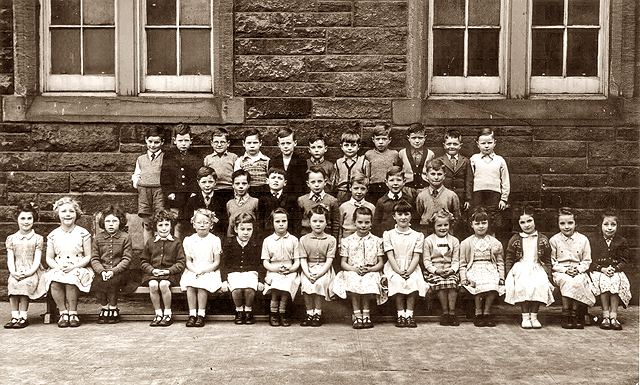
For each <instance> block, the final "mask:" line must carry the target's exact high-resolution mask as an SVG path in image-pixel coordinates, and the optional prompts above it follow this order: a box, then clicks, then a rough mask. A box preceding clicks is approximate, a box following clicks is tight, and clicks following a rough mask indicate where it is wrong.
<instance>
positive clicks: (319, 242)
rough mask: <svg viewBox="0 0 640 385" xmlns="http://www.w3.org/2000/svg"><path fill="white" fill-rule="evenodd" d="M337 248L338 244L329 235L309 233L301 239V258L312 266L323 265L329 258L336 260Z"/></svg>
mask: <svg viewBox="0 0 640 385" xmlns="http://www.w3.org/2000/svg"><path fill="white" fill-rule="evenodd" d="M336 247H337V242H336V239H335V238H334V237H333V236H331V235H328V234H327V233H322V234H321V235H316V234H314V233H309V234H306V235H303V236H302V238H300V242H299V252H300V258H306V259H307V262H308V263H309V264H310V265H318V264H323V263H325V262H326V261H327V258H335V256H336Z"/></svg>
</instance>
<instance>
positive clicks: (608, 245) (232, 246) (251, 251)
mask: <svg viewBox="0 0 640 385" xmlns="http://www.w3.org/2000/svg"><path fill="white" fill-rule="evenodd" d="M54 210H55V212H56V213H57V214H58V216H59V219H60V223H61V225H60V227H59V228H57V229H55V230H54V231H52V232H51V233H50V234H49V235H48V237H47V238H48V242H47V251H46V261H47V264H48V265H49V267H50V269H49V270H48V271H46V272H44V271H43V269H42V268H41V264H40V259H41V252H42V248H43V239H42V237H41V236H39V235H37V234H35V233H34V231H33V229H32V227H33V223H34V221H35V220H36V219H37V211H36V210H35V208H34V207H33V206H32V205H30V204H28V203H21V204H20V205H19V206H18V209H17V220H18V225H19V231H18V232H17V233H16V234H14V235H11V236H9V237H8V238H7V250H8V263H9V271H10V273H11V276H10V278H9V295H10V301H11V307H12V318H11V321H10V322H9V323H7V324H6V325H5V328H23V327H25V326H27V325H28V321H27V309H28V304H29V299H30V298H31V299H33V298H38V297H40V296H42V295H44V293H46V291H47V290H48V288H49V287H50V288H51V295H52V297H53V299H54V301H55V302H56V305H57V307H58V309H59V310H60V319H59V321H58V326H59V327H68V326H70V327H77V326H79V325H80V320H79V318H78V315H77V302H78V294H79V292H80V291H83V292H89V291H93V292H95V294H96V296H97V297H98V299H99V301H100V303H101V305H102V310H101V312H100V315H99V317H98V322H99V323H115V322H118V321H119V318H120V317H119V311H118V309H117V292H118V291H119V289H120V287H121V286H122V285H123V283H124V280H125V279H124V277H125V275H124V273H125V272H126V270H127V268H128V265H129V263H130V261H131V254H132V249H131V241H130V239H129V236H128V234H127V233H126V232H124V231H123V230H124V225H125V224H126V217H125V216H124V213H123V212H122V211H121V210H119V209H118V208H114V207H109V208H108V209H107V210H105V211H103V213H102V216H101V218H100V221H99V223H100V227H101V228H103V230H104V231H103V232H100V233H99V234H98V235H97V236H96V237H94V239H93V242H92V241H91V235H90V234H89V232H88V231H87V230H85V229H83V228H81V227H80V226H77V225H76V224H75V222H76V219H77V218H78V216H79V215H81V214H82V212H81V211H80V207H79V204H78V203H77V202H76V201H75V200H73V199H71V198H62V199H60V200H58V201H57V202H56V204H55V205H54ZM411 212H412V208H411V205H410V204H409V203H407V202H405V201H402V200H400V201H399V202H398V203H396V204H395V206H394V214H393V216H394V219H395V221H396V226H395V228H394V229H392V230H389V231H386V232H385V233H384V234H383V237H382V238H378V237H376V236H374V235H373V234H371V233H370V229H371V219H372V213H371V210H370V209H368V208H366V207H360V208H358V209H356V210H355V212H354V215H353V220H354V222H355V224H356V228H357V231H356V233H354V234H353V235H351V236H349V237H346V238H344V239H342V240H341V245H340V249H339V250H340V257H341V267H342V269H343V270H342V271H340V272H339V273H338V274H337V275H336V274H335V273H334V271H333V268H332V261H333V258H334V257H335V253H336V250H337V244H336V239H335V238H334V237H333V236H331V235H328V234H326V232H325V228H326V224H327V215H328V213H327V209H326V207H324V206H323V205H317V206H316V207H314V208H313V209H312V210H311V211H310V213H309V220H310V224H311V228H312V232H311V233H310V234H307V235H305V236H303V237H302V238H301V239H300V240H299V241H298V239H297V238H296V237H294V236H293V235H290V234H289V232H288V215H287V212H286V210H284V209H276V210H274V211H273V213H272V215H271V218H272V223H273V227H274V233H273V234H272V235H270V236H269V237H267V238H266V239H265V240H264V242H263V243H262V245H260V244H259V241H258V240H257V239H256V237H254V236H253V230H254V225H255V218H254V217H253V216H252V215H250V214H243V215H240V216H238V217H237V218H236V219H235V220H234V223H233V228H234V231H235V235H236V236H235V237H232V238H228V239H227V240H226V241H225V243H224V245H223V244H222V242H221V241H220V239H219V238H218V237H216V236H215V235H213V234H211V233H210V230H211V227H212V225H213V214H212V213H211V212H210V211H208V210H206V209H200V210H198V211H196V212H195V214H194V216H193V218H192V219H191V222H192V225H193V226H194V228H195V230H196V233H195V234H193V235H192V236H190V237H188V238H186V239H185V241H184V245H183V244H182V243H181V242H180V241H179V240H178V239H176V238H174V237H173V236H172V235H171V226H172V221H173V217H172V214H171V213H170V212H168V211H160V212H159V213H156V215H155V216H154V222H155V229H156V236H155V238H153V239H150V240H149V241H148V242H147V243H146V244H145V246H144V249H143V252H142V256H141V269H142V271H143V283H145V284H148V285H149V289H150V297H151V301H152V303H153V306H154V309H155V312H156V315H155V317H154V319H153V321H152V322H151V326H169V325H171V324H172V314H171V287H172V286H178V285H179V286H180V287H181V288H182V290H183V291H186V292H187V301H188V305H189V318H188V321H187V324H186V326H187V327H192V326H196V327H199V326H204V320H205V307H206V301H207V298H208V294H209V293H213V292H216V291H218V290H221V291H224V292H226V291H230V292H231V296H232V298H233V301H234V303H235V306H236V317H235V323H236V324H252V323H254V317H253V308H252V305H253V300H254V297H255V294H256V291H257V290H262V291H263V293H264V294H265V295H270V296H271V303H270V315H269V323H270V324H271V325H272V326H280V325H282V326H289V325H290V324H291V323H290V321H289V319H288V317H287V311H286V310H287V303H288V301H289V300H293V299H294V298H295V295H296V293H297V292H298V289H299V287H300V286H302V293H303V295H304V300H305V307H306V310H307V314H306V317H305V318H304V320H303V321H302V323H301V325H302V326H320V325H321V324H322V303H323V301H324V300H331V299H332V298H334V297H336V296H337V297H340V298H344V299H346V298H347V297H350V299H351V303H352V306H353V311H354V314H353V327H354V328H356V329H362V328H371V327H373V323H372V322H371V316H370V305H371V302H372V300H373V299H374V298H375V299H376V301H377V303H378V304H382V303H384V302H385V301H386V300H387V298H388V296H394V297H395V303H396V308H397V311H398V317H397V320H396V326H398V327H416V326H417V325H416V323H415V319H414V317H413V311H414V307H415V302H416V299H417V297H418V296H425V295H426V293H427V291H429V290H431V291H434V292H436V293H437V296H438V298H439V300H440V302H441V305H442V310H443V315H442V318H441V321H440V323H441V324H442V325H451V326H457V325H459V322H458V321H457V318H456V317H455V305H456V298H457V294H458V290H459V287H460V285H461V286H463V287H464V288H465V289H466V290H467V291H468V292H469V293H470V294H472V295H473V296H474V298H475V305H476V316H475V319H474V325H476V326H495V320H494V318H493V317H492V316H491V313H490V311H491V305H492V303H493V301H494V300H495V299H496V297H497V296H498V295H502V294H505V293H506V297H505V302H507V303H510V304H520V306H521V309H522V327H523V328H540V327H541V324H540V322H539V320H538V319H537V313H538V309H539V307H540V305H541V304H545V305H547V306H548V305H550V304H551V303H552V302H553V293H552V289H553V286H552V284H551V282H554V283H555V284H556V285H557V286H559V288H560V292H561V294H562V304H563V311H564V312H565V314H566V316H567V319H566V322H565V323H563V325H562V326H563V327H565V328H582V321H581V318H580V317H579V316H578V310H579V305H580V304H585V305H588V306H592V305H593V304H594V303H595V297H594V295H600V296H601V299H602V307H603V317H602V320H603V321H602V323H601V327H602V328H612V329H616V330H619V329H621V326H620V323H619V321H618V320H617V308H618V305H619V303H620V302H622V304H623V305H624V306H626V305H627V304H628V303H629V299H630V297H631V294H630V289H629V281H628V279H627V278H626V276H625V274H624V273H623V272H622V269H623V268H624V263H625V262H626V252H627V249H628V246H627V243H626V240H624V238H622V237H620V236H618V235H616V230H617V226H618V217H617V216H616V215H615V214H613V213H605V215H604V216H603V221H602V235H601V236H600V237H599V238H602V239H599V238H598V239H595V240H594V250H595V251H596V254H595V256H596V258H595V260H594V262H593V263H592V262H591V247H590V242H589V240H588V239H587V238H586V237H585V236H583V235H582V234H580V233H577V232H576V231H575V226H576V224H575V216H574V214H573V212H572V211H571V210H570V209H568V208H562V209H560V211H559V215H558V226H559V228H560V233H559V234H556V235H554V236H553V237H552V238H551V239H550V240H549V239H548V238H547V237H546V236H544V234H541V233H538V232H537V231H536V229H535V221H534V218H533V212H532V210H531V209H529V208H525V209H523V210H522V212H521V215H520V218H519V224H520V227H521V229H522V232H521V233H519V234H516V235H514V236H513V237H512V238H511V240H510V241H509V243H508V246H507V248H506V268H505V262H504V259H503V247H502V245H501V243H500V242H499V241H497V240H496V239H495V238H494V237H492V236H491V235H489V234H487V229H488V227H489V215H488V214H487V212H486V211H485V210H484V209H482V208H479V209H477V210H476V211H475V212H474V213H473V214H472V215H471V221H470V223H471V227H472V229H473V231H474V234H473V235H472V236H470V237H468V238H467V239H465V240H463V241H462V242H461V243H460V242H459V241H458V240H457V239H456V238H455V237H453V236H452V235H450V234H449V228H450V227H451V220H452V219H451V218H452V216H451V214H450V213H448V212H446V211H445V210H442V211H440V212H438V213H436V215H435V216H434V218H433V224H434V233H433V234H431V235H429V236H428V237H426V239H425V237H424V235H423V234H422V233H420V232H417V231H415V230H412V229H411V228H410V223H411ZM258 256H260V259H258ZM385 256H386V257H387V262H386V263H384V257H385ZM421 265H422V266H423V268H424V274H423V272H422V268H421ZM298 269H300V270H301V273H298ZM264 270H266V274H265V275H263V273H262V272H263V271H264ZM505 271H506V272H507V273H508V274H506V277H505ZM587 273H589V274H587ZM94 275H95V277H94ZM505 278H506V279H505ZM262 282H264V283H262Z"/></svg>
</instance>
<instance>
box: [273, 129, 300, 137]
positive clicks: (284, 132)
mask: <svg viewBox="0 0 640 385" xmlns="http://www.w3.org/2000/svg"><path fill="white" fill-rule="evenodd" d="M289 135H293V136H292V137H293V140H296V133H295V131H293V130H292V129H290V128H289V127H282V128H281V129H279V130H278V133H276V138H278V139H282V138H286V137H287V136H289Z"/></svg>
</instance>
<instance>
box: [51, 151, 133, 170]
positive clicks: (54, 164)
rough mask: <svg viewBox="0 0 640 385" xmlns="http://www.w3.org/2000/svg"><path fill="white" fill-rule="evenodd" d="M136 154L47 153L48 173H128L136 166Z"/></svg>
mask: <svg viewBox="0 0 640 385" xmlns="http://www.w3.org/2000/svg"><path fill="white" fill-rule="evenodd" d="M137 158H138V155H137V154H120V153H113V154H104V153H99V152H93V153H76V152H74V153H68V152H63V153H49V154H48V163H49V170H50V171H102V172H105V171H130V172H133V170H134V169H135V165H136V159H137Z"/></svg>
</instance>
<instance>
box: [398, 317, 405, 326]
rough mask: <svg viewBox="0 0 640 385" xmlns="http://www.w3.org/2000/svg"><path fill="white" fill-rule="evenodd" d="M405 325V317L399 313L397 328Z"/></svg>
mask: <svg viewBox="0 0 640 385" xmlns="http://www.w3.org/2000/svg"><path fill="white" fill-rule="evenodd" d="M404 326H405V324H404V317H403V316H401V315H399V316H398V318H396V327H397V328H403V327H404Z"/></svg>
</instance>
